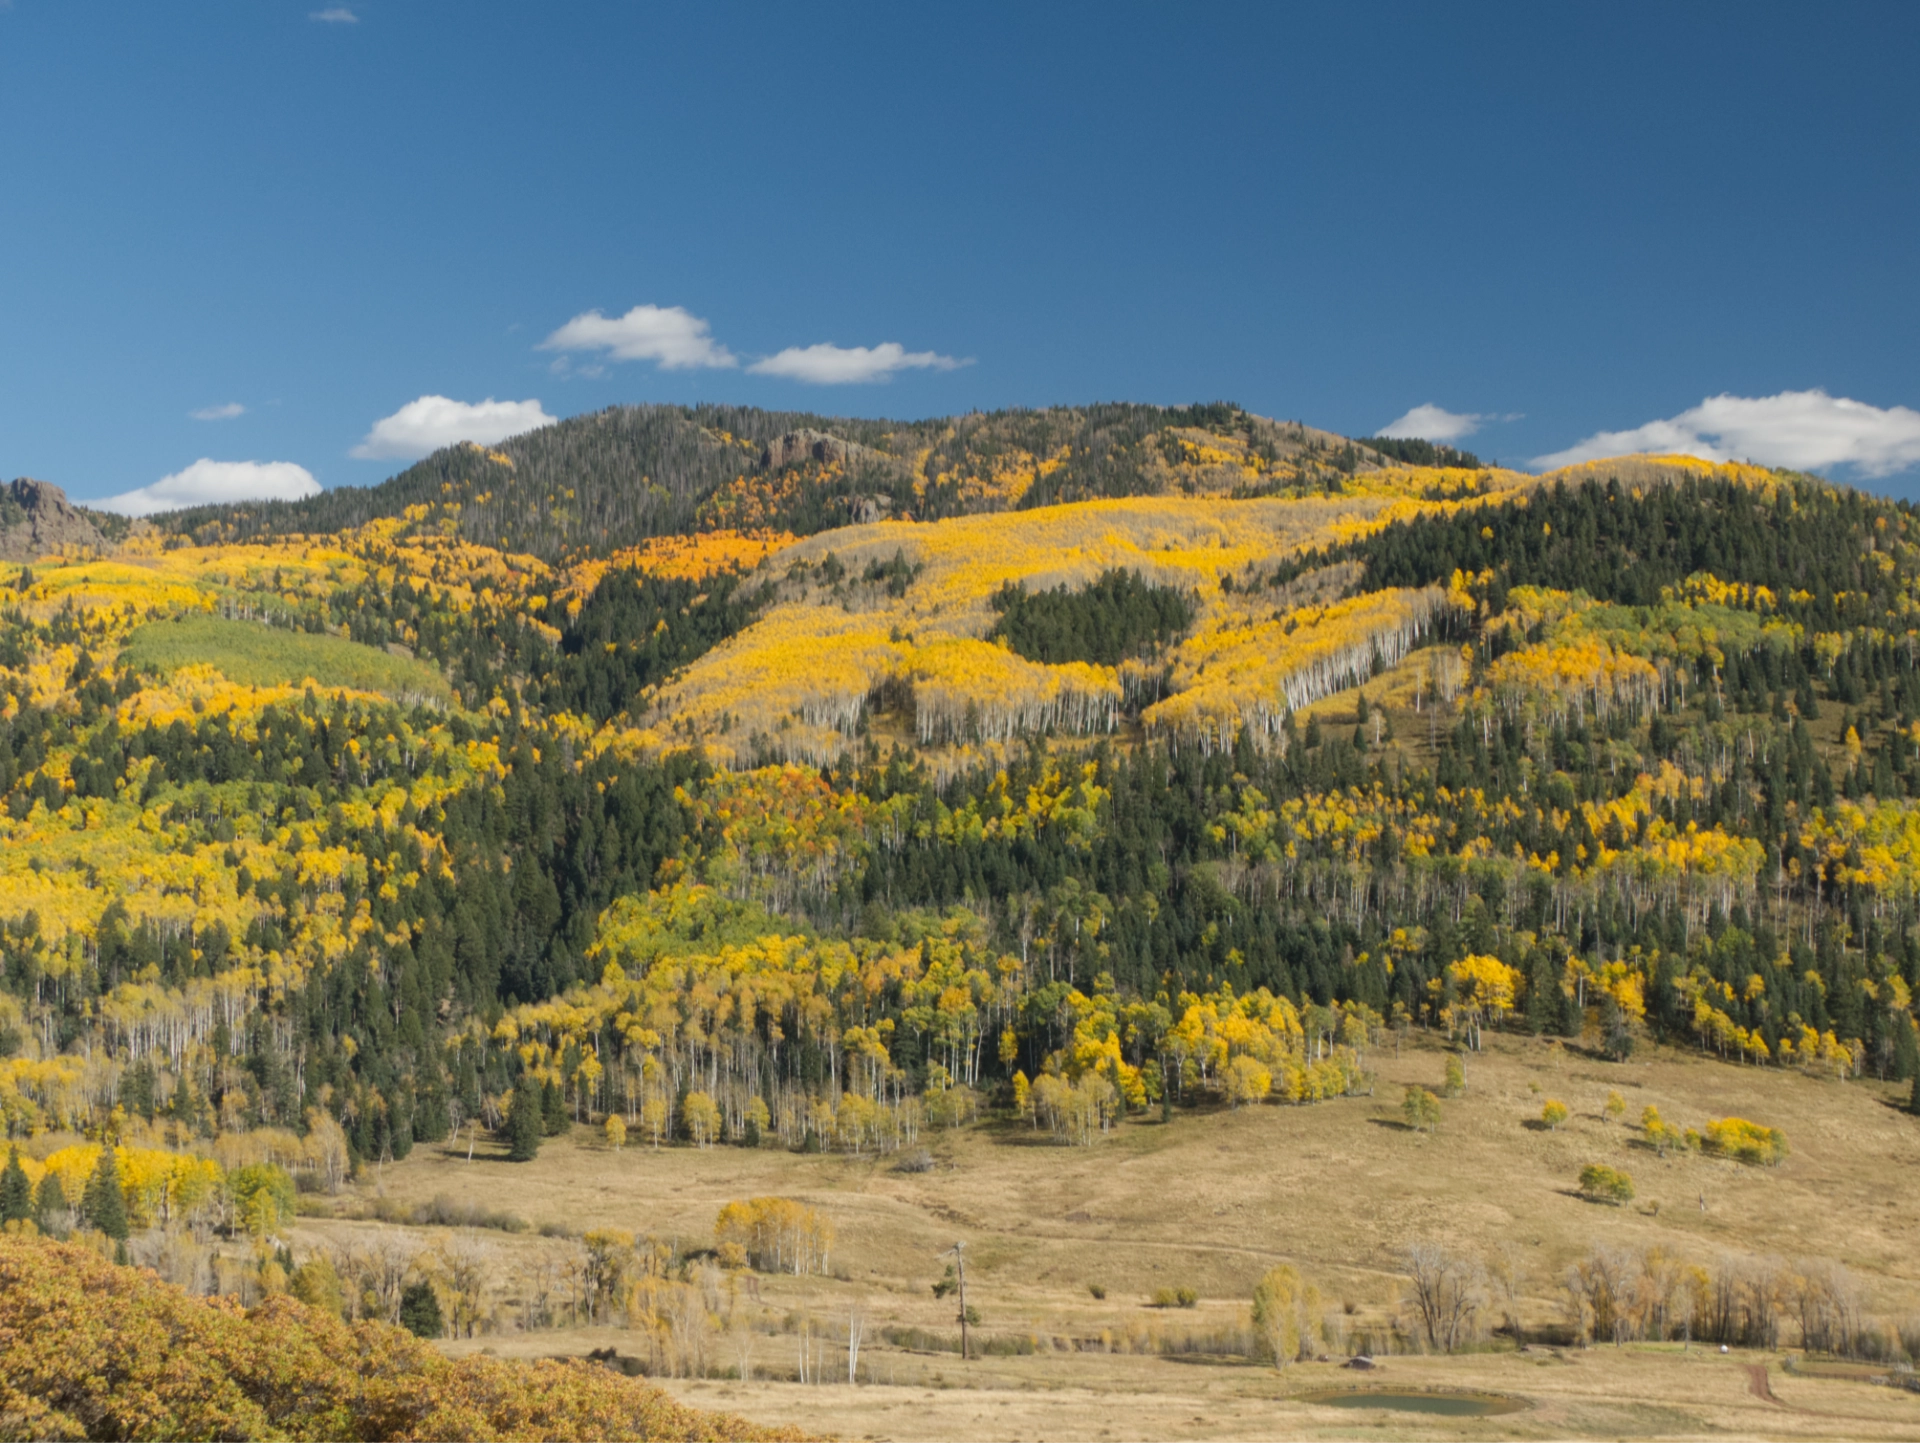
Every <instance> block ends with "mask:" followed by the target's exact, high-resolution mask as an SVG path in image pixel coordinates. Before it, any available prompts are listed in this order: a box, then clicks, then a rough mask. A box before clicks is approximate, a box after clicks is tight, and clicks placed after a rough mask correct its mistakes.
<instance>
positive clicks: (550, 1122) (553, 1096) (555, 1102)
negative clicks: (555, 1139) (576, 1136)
mask: <svg viewBox="0 0 1920 1448" xmlns="http://www.w3.org/2000/svg"><path fill="white" fill-rule="evenodd" d="M569 1125H571V1122H570V1121H569V1120H568V1118H567V1098H566V1094H565V1093H564V1092H563V1091H561V1089H560V1085H559V1083H558V1082H557V1081H549V1082H547V1083H546V1084H545V1085H544V1086H542V1087H541V1088H540V1126H541V1129H542V1130H543V1131H545V1132H546V1134H547V1135H548V1136H558V1135H559V1134H560V1133H561V1132H563V1131H565V1130H566V1129H567V1127H568V1126H569Z"/></svg>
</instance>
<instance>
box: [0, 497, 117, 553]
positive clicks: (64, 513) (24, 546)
mask: <svg viewBox="0 0 1920 1448" xmlns="http://www.w3.org/2000/svg"><path fill="white" fill-rule="evenodd" d="M106 547H107V540H106V539H105V538H104V537H102V536H101V533H100V530H99V529H98V528H96V527H94V526H93V524H92V523H90V522H88V521H87V519H86V518H85V517H84V516H83V515H82V514H81V513H80V512H79V511H78V510H77V509H76V508H75V507H74V506H73V504H71V503H69V502H68V501H67V495H66V493H65V492H63V491H62V490H61V489H59V488H56V487H55V486H54V485H53V484H52V483H43V482H39V481H37V480H36V479H33V478H15V479H14V480H13V481H12V482H11V483H8V484H7V486H6V488H5V489H4V490H0V559H4V560H6V561H7V562H9V563H31V562H33V561H34V559H36V558H44V557H46V555H47V554H49V553H60V552H64V551H68V550H80V549H90V550H93V551H96V552H104V551H105V550H106Z"/></svg>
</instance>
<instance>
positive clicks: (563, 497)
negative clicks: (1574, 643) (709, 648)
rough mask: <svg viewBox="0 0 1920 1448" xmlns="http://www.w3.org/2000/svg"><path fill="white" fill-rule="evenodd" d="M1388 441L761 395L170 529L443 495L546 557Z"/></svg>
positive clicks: (206, 535)
mask: <svg viewBox="0 0 1920 1448" xmlns="http://www.w3.org/2000/svg"><path fill="white" fill-rule="evenodd" d="M1382 461H1383V459H1382V457H1381V455H1380V453H1378V452H1377V451H1375V450H1374V449H1372V448H1370V447H1367V446H1363V445H1358V444H1354V443H1350V442H1348V441H1346V440H1345V439H1344V438H1340V437H1336V436H1334V435H1333V434H1331V433H1324V432H1318V431H1316V430H1314V429H1312V428H1308V427H1303V426H1301V425H1300V424H1298V423H1278V422H1273V421H1271V420H1269V419H1267V418H1262V417H1255V416H1253V415H1252V414H1250V413H1247V412H1244V411H1242V410H1241V409H1240V408H1238V407H1235V406H1233V405H1232V404H1230V403H1210V404H1205V405H1200V406H1195V407H1187V408H1162V407H1145V406H1138V405H1133V404H1122V403H1115V404H1108V405H1102V406H1095V407H1087V408H1045V409H1039V410H1033V411H1027V410H1020V411H1011V412H995V413H969V414H967V415H966V416H964V417H951V418H936V419H933V420H930V421H926V422H881V421H868V420H863V419H858V418H834V417H817V416H814V415H812V414H808V413H783V412H764V411H761V410H760V409H758V408H751V407H722V406H699V407H678V406H669V405H664V404H654V405H647V406H640V407H615V408H609V409H608V410H606V411H605V412H598V413H592V414H589V415H586V416H582V417H576V418H570V419H568V420H567V421H565V422H561V423H557V424H555V425H553V426H551V427H544V428H540V429H539V430H537V431H535V432H530V433H526V434H524V435H522V436H520V437H516V438H510V439H508V440H507V441H506V442H503V443H501V444H500V445H499V446H498V447H495V448H480V447H475V446H473V445H471V444H462V445H460V446H456V447H451V448H446V449H443V450H442V451H440V452H437V453H435V454H434V455H433V456H432V457H430V458H427V459H426V460H425V461H423V462H420V463H417V464H415V465H414V466H413V467H411V468H408V469H407V470H406V471H405V472H403V473H401V474H399V475H398V476H397V477H394V478H392V479H390V480H388V481H387V482H385V483H382V484H381V485H380V486H378V487H376V488H336V489H334V490H332V491H331V492H326V493H321V494H318V495H317V496H315V497H312V498H307V499H305V500H303V501H300V502H293V503H262V504H244V505H238V506H218V507H203V508H192V509H188V510H186V511H184V512H180V513H176V514H173V515H171V516H170V517H169V518H168V519H167V520H166V526H167V527H168V528H169V529H175V530H178V531H179V532H181V533H185V534H189V535H191V536H192V537H194V538H196V539H198V540H200V541H202V542H215V541H239V540H245V539H252V538H260V537H266V536H273V535H283V534H288V533H312V534H330V533H336V532H339V531H340V530H342V529H347V528H356V527H359V526H361V525H363V524H366V523H369V522H372V521H373V520H375V519H378V518H398V517H402V516H405V515H406V514H407V512H408V510H409V509H414V508H421V507H425V508H429V509H431V510H433V511H432V512H431V514H430V515H428V516H426V517H423V518H421V519H419V520H418V526H419V527H422V528H425V527H431V528H433V529H441V528H445V527H447V526H448V525H449V524H450V523H452V524H455V525H457V527H458V528H459V530H460V534H461V536H462V537H464V538H466V539H468V540H470V541H472V542H476V543H482V544H486V545H488V546H494V547H499V548H501V549H503V550H506V551H510V552H516V553H531V554H535V555H537V556H539V557H541V558H543V559H546V560H548V561H549V562H552V561H556V560H558V559H560V558H563V557H573V556H577V555H579V554H581V553H583V552H594V553H601V554H604V553H606V552H609V551H611V550H614V549H618V548H623V547H628V546H631V545H633V544H636V543H639V542H642V541H644V540H645V539H647V538H651V537H654V536H656V535H660V534H675V533H690V532H693V531H696V530H700V531H708V530H712V529H717V528H744V529H772V530H776V531H785V532H791V533H799V534H807V533H817V532H820V531H821V530H823V529H826V528H834V527H838V526H840V525H842V524H846V523H854V522H865V521H870V520H872V519H874V518H885V517H891V516H898V517H904V518H913V519H918V520H920V521H923V522H924V521H931V520H933V519H937V518H947V517H954V516H957V515H959V514H963V513H973V512H992V511H997V510H1000V509H1003V508H1016V507H1035V506H1041V505H1045V504H1049V503H1059V502H1078V501H1083V500H1085V499H1088V498H1118V497H1135V496H1152V495H1161V494H1180V495H1186V494H1193V493H1203V494H1228V495H1232V496H1246V497H1259V496H1266V495H1269V494H1273V493H1276V492H1283V491H1289V490H1298V489H1301V488H1306V489H1312V488H1315V487H1319V486H1322V485H1325V484H1329V483H1331V484H1335V485H1337V484H1338V483H1339V482H1340V480H1341V479H1342V478H1344V477H1346V476H1348V475H1350V474H1352V473H1354V472H1356V471H1365V470H1367V469H1369V468H1374V467H1378V466H1380V465H1381V463H1382Z"/></svg>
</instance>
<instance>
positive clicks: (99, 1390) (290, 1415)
mask: <svg viewBox="0 0 1920 1448" xmlns="http://www.w3.org/2000/svg"><path fill="white" fill-rule="evenodd" d="M0 1435H4V1436H5V1437H7V1438H10V1439H75V1438H92V1439H120V1440H126V1441H152V1440H170V1439H194V1438H201V1439H207V1438H211V1439H226V1440H247V1439H253V1440H261V1439H293V1440H300V1441H343V1440H359V1441H403V1440H411V1441H472V1440H499V1439H529V1440H536V1441H605V1440H630V1441H663V1440H665V1441H681V1442H685V1441H702V1442H707V1441H718V1440H761V1441H765V1440H769V1439H780V1440H787V1441H791V1440H792V1438H793V1437H794V1436H795V1435H793V1434H792V1433H791V1432H769V1431H768V1430H766V1429H762V1428H760V1427H758V1426H757V1425H755V1424H752V1423H749V1422H747V1421H745V1420H744V1419H740V1418H735V1417H730V1416H725V1415H719V1414H710V1413H699V1412H694V1411H691V1410H689V1409H687V1408H683V1407H681V1406H680V1405H679V1404H678V1403H675V1402H674V1401H673V1400H672V1399H671V1398H669V1397H668V1396H667V1395H666V1394H665V1393H662V1392H660V1391H659V1390H658V1389H655V1388H650V1387H647V1386H645V1385H644V1384H643V1383H640V1382H636V1381H633V1380H630V1379H627V1378H623V1377H621V1376H619V1375H617V1374H615V1373H612V1372H609V1371H607V1370H606V1369H603V1368H600V1367H598V1366H592V1365H588V1364H586V1363H582V1362H554V1361H542V1362H505V1361H501V1360H499V1359H494V1358H487V1357H471V1358H464V1359H452V1358H448V1357H445V1356H443V1355H441V1354H440V1353H439V1352H437V1351H436V1350H435V1349H433V1348H432V1347H430V1346H428V1345H427V1344H425V1343H423V1342H421V1341H420V1340H419V1339H417V1338H415V1337H414V1336H413V1335H412V1334H410V1333H408V1332H405V1331H403V1330H401V1329H399V1328H393V1327H387V1326H384V1325H380V1324H373V1323H365V1322H362V1323H355V1324H352V1325H348V1324H346V1323H343V1322H341V1321H339V1320H338V1319H337V1318H334V1317H331V1316H329V1315H328V1314H326V1313H323V1312H318V1311H315V1310H312V1309H309V1308H307V1307H304V1306H302V1305H301V1304H299V1303H298V1302H295V1301H294V1300H293V1299H292V1298H290V1297H284V1296H274V1297H269V1298H268V1299H267V1300H266V1301H264V1302H263V1303H261V1304H260V1305H259V1306H257V1307H254V1308H250V1309H242V1308H241V1307H239V1306H237V1305H236V1304H234V1303H232V1302H231V1301H226V1300H218V1299H216V1300H211V1301H209V1300H206V1299H202V1298H196V1297H192V1296H189V1295H188V1294H187V1293H185V1292H183V1291H181V1290H180V1289H179V1288H176V1287H172V1286H169V1285H167V1284H165V1283H162V1282H160V1281H159V1280H158V1279H156V1278H155V1277H154V1276H153V1275H152V1274H151V1273H148V1272H143V1271H136V1270H134V1269H131V1268H124V1267H115V1266H112V1265H110V1264H108V1263H107V1262H105V1261H103V1260H102V1259H101V1258H100V1257H98V1256H97V1255H95V1254H94V1253H93V1252H91V1251H90V1250H88V1249H87V1248H84V1247H79V1246H69V1245H62V1244H59V1243H49V1242H40V1241H31V1240H25V1239H21V1238H18V1237H0Z"/></svg>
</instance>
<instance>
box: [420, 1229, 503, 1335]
mask: <svg viewBox="0 0 1920 1448" xmlns="http://www.w3.org/2000/svg"><path fill="white" fill-rule="evenodd" d="M433 1267H434V1275H435V1276H437V1277H438V1278H439V1279H440V1282H441V1286H442V1287H443V1288H444V1289H445V1291H446V1296H447V1315H448V1317H449V1318H450V1319H451V1320H450V1321H449V1322H448V1324H447V1326H448V1329H449V1332H450V1334H451V1335H452V1336H454V1337H472V1336H473V1334H474V1329H475V1328H476V1327H477V1326H478V1325H479V1324H480V1322H481V1321H482V1320H483V1319H484V1318H485V1317H486V1315H487V1312H486V1306H487V1292H488V1289H489V1288H490V1287H491V1286H492V1284H493V1248H491V1247H489V1246H488V1245H487V1244H486V1243H485V1242H483V1241H481V1240H480V1238H479V1237H478V1236H476V1235H475V1234H473V1233H472V1232H461V1233H458V1234H456V1235H454V1236H450V1237H443V1238H442V1239H441V1240H440V1242H439V1244H438V1246H436V1247H435V1249H434V1253H433Z"/></svg>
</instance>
